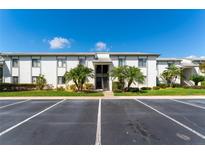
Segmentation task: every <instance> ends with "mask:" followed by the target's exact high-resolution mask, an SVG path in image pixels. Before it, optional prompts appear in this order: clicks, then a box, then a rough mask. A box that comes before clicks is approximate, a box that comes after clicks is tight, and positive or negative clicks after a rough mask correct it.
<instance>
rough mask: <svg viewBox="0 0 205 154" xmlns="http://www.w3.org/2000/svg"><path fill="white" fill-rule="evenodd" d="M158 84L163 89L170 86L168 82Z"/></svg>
mask: <svg viewBox="0 0 205 154" xmlns="http://www.w3.org/2000/svg"><path fill="white" fill-rule="evenodd" d="M158 86H159V87H160V88H162V89H166V88H167V87H168V85H167V84H159V85H158Z"/></svg>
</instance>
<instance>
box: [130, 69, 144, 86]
mask: <svg viewBox="0 0 205 154" xmlns="http://www.w3.org/2000/svg"><path fill="white" fill-rule="evenodd" d="M144 79H145V76H144V75H143V73H142V72H141V71H140V69H139V68H137V67H134V66H129V67H126V80H127V84H128V85H127V90H129V88H130V86H131V84H132V83H134V84H135V83H136V82H137V83H143V82H144Z"/></svg>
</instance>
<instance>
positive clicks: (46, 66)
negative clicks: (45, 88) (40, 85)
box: [41, 56, 57, 87]
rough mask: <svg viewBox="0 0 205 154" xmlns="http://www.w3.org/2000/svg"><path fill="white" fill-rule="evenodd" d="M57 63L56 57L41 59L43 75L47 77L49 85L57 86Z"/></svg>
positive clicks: (43, 57)
mask: <svg viewBox="0 0 205 154" xmlns="http://www.w3.org/2000/svg"><path fill="white" fill-rule="evenodd" d="M56 67H57V61H56V56H42V57H41V74H42V75H44V76H45V78H46V80H47V83H48V84H52V85H53V86H54V87H56V86H57V71H56V70H57V68H56Z"/></svg>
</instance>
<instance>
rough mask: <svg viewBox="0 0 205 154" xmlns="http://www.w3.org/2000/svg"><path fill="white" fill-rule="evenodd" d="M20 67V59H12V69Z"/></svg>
mask: <svg viewBox="0 0 205 154" xmlns="http://www.w3.org/2000/svg"><path fill="white" fill-rule="evenodd" d="M18 66H19V60H18V59H12V67H18Z"/></svg>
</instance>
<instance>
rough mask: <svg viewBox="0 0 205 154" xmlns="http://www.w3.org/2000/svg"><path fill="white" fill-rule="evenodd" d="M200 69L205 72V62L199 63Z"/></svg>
mask: <svg viewBox="0 0 205 154" xmlns="http://www.w3.org/2000/svg"><path fill="white" fill-rule="evenodd" d="M199 69H200V70H201V72H202V73H205V63H201V64H200V65H199Z"/></svg>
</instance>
